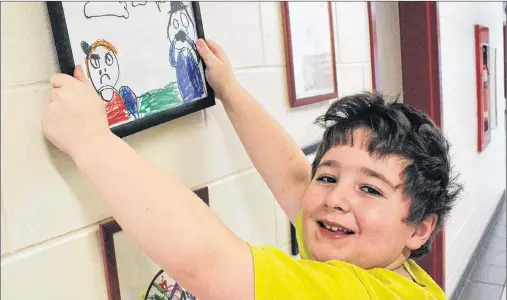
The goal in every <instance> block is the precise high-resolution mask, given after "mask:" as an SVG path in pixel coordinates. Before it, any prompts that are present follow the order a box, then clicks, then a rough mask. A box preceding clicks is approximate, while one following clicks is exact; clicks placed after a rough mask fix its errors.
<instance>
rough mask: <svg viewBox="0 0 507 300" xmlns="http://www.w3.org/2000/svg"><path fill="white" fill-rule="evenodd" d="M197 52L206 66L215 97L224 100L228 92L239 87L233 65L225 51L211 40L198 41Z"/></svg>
mask: <svg viewBox="0 0 507 300" xmlns="http://www.w3.org/2000/svg"><path fill="white" fill-rule="evenodd" d="M197 51H198V52H199V55H200V56H201V57H202V59H203V61H204V63H205V64H206V78H207V79H208V82H209V84H210V85H211V87H212V88H213V90H214V92H215V96H216V97H217V98H218V99H220V100H224V98H223V97H226V95H225V94H226V91H227V90H229V89H231V87H233V86H235V85H237V82H236V78H235V76H234V73H233V71H232V67H231V64H230V63H229V60H228V59H227V56H226V55H225V52H224V50H223V49H222V48H221V47H220V46H219V45H218V44H217V43H215V42H213V41H211V40H206V41H204V40H203V39H199V40H198V41H197Z"/></svg>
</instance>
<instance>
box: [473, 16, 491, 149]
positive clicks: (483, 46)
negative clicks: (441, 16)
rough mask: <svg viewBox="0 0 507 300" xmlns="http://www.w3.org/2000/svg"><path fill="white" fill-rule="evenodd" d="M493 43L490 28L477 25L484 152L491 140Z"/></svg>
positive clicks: (479, 136) (479, 138)
mask: <svg viewBox="0 0 507 300" xmlns="http://www.w3.org/2000/svg"><path fill="white" fill-rule="evenodd" d="M490 47H491V45H490V44H489V28H488V27H485V26H481V25H475V63H476V78H477V83H476V85H477V151H478V152H482V151H484V149H485V148H486V147H487V146H488V144H489V142H490V140H491V118H490V110H491V104H490V97H491V96H490V95H491V93H492V90H491V69H490V66H491V63H490V61H491V56H490V55H491V51H490Z"/></svg>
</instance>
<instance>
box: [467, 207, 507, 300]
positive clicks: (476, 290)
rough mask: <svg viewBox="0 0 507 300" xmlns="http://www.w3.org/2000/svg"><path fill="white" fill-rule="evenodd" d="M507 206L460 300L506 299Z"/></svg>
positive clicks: (488, 238) (477, 261)
mask: <svg viewBox="0 0 507 300" xmlns="http://www.w3.org/2000/svg"><path fill="white" fill-rule="evenodd" d="M505 209H506V204H505V201H504V203H503V205H502V208H501V212H500V216H499V217H498V219H497V221H496V224H494V228H493V230H492V231H491V232H490V234H489V236H488V237H486V240H485V243H484V247H483V249H482V251H481V254H480V256H479V257H478V258H477V260H476V262H475V264H474V266H473V269H472V271H471V272H470V276H469V277H468V280H467V283H466V284H465V287H464V288H463V291H462V292H461V295H460V296H459V298H458V299H459V300H500V299H501V300H505V299H506V296H505V294H506V291H505V285H506V281H505V278H506V274H505V273H506V254H507V253H506V250H507V242H506V233H507V229H506V224H507V221H506V210H505Z"/></svg>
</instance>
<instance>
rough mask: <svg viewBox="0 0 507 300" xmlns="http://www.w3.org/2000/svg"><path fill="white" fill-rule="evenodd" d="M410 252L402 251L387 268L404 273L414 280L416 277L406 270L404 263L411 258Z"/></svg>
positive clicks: (403, 274)
mask: <svg viewBox="0 0 507 300" xmlns="http://www.w3.org/2000/svg"><path fill="white" fill-rule="evenodd" d="M404 252H405V251H404ZM409 256H410V254H408V253H401V254H400V255H399V256H398V257H397V258H396V259H395V260H394V261H393V262H392V263H390V264H389V265H388V266H386V269H388V270H391V271H393V272H395V273H398V274H400V275H402V276H403V277H406V278H408V279H410V280H412V281H414V279H413V278H412V276H411V275H410V274H409V273H408V272H407V270H405V267H404V265H403V264H404V263H405V261H407V259H408V258H409Z"/></svg>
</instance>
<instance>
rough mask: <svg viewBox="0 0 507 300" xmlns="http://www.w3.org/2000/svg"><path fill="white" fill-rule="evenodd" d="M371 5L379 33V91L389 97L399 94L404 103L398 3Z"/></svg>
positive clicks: (377, 79)
mask: <svg viewBox="0 0 507 300" xmlns="http://www.w3.org/2000/svg"><path fill="white" fill-rule="evenodd" d="M371 5H372V6H373V9H374V10H375V19H376V22H375V25H376V31H377V49H378V59H377V61H378V66H377V67H378V71H377V72H378V74H379V76H378V78H376V81H377V86H378V90H379V91H380V92H382V93H385V94H388V95H397V94H399V95H400V101H402V102H403V79H402V77H403V73H402V69H401V46H400V16H399V11H398V2H395V1H393V2H389V1H385V2H371Z"/></svg>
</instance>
